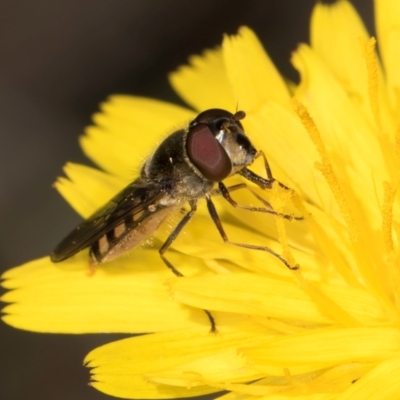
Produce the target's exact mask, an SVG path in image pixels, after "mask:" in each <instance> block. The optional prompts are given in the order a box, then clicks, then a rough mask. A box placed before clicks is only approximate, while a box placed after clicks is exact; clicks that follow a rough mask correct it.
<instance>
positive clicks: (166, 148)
mask: <svg viewBox="0 0 400 400" xmlns="http://www.w3.org/2000/svg"><path fill="white" fill-rule="evenodd" d="M187 134H188V131H187V130H184V129H182V130H179V131H176V132H174V133H172V134H171V135H169V136H168V137H167V138H166V139H165V140H164V141H163V142H162V143H161V144H160V146H159V147H158V148H157V150H156V151H155V152H154V153H153V154H152V156H151V157H149V159H148V160H147V161H146V163H145V164H144V166H143V168H142V171H141V179H143V180H145V181H151V182H153V183H156V184H157V185H161V186H162V187H163V189H164V191H165V193H166V195H167V196H169V197H170V198H171V199H173V200H171V202H172V203H174V202H176V201H177V199H182V200H184V201H186V200H190V199H199V198H201V197H204V196H205V195H206V194H207V193H209V192H210V191H211V190H212V188H213V186H214V183H213V182H210V181H208V180H207V179H205V178H204V177H203V176H202V175H201V173H200V172H199V171H198V170H197V169H196V168H195V167H194V166H193V164H192V163H191V162H190V160H189V158H188V156H187V153H186V149H185V145H186V138H187ZM166 199H167V197H166ZM165 201H167V200H165ZM167 202H169V201H167Z"/></svg>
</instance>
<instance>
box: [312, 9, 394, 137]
mask: <svg viewBox="0 0 400 400" xmlns="http://www.w3.org/2000/svg"><path fill="white" fill-rule="evenodd" d="M368 39H369V36H368V33H367V31H366V29H365V27H364V24H363V22H362V20H361V18H360V17H359V15H358V14H357V12H356V10H355V9H354V7H353V6H352V5H351V3H350V2H348V1H338V2H336V3H334V4H332V5H327V4H322V3H320V4H317V5H316V7H315V8H314V11H313V15H312V18H311V46H312V47H313V49H314V50H315V51H316V52H317V53H318V55H319V56H320V57H321V59H322V60H323V61H324V62H325V63H326V65H327V66H328V68H329V69H331V71H332V73H333V75H334V76H335V77H336V78H337V79H338V81H339V82H340V84H341V85H342V87H343V88H344V89H345V91H346V92H347V94H348V97H349V100H350V101H352V102H353V104H354V105H355V106H356V107H358V108H360V110H361V111H362V112H363V114H364V118H365V119H366V120H369V121H370V122H371V123H376V122H378V119H380V120H381V122H383V123H384V126H385V128H384V129H382V130H383V131H388V130H389V131H392V130H393V129H394V128H395V127H394V126H393V120H392V116H391V110H390V107H389V103H388V98H387V91H386V87H385V85H384V80H383V73H382V70H381V68H380V66H379V62H378V59H377V55H376V53H375V61H376V62H377V71H376V72H377V76H376V77H373V76H371V74H372V71H371V67H372V65H371V62H372V60H370V59H369V57H368V56H367V54H366V45H367V42H368ZM374 79H377V82H373V80H374ZM374 85H377V86H378V87H373V86H374ZM371 96H376V97H377V99H376V101H378V99H379V109H378V110H374V109H373V108H374V105H373V104H372V103H371V102H374V101H375V100H372V98H371ZM375 112H377V113H379V115H375Z"/></svg>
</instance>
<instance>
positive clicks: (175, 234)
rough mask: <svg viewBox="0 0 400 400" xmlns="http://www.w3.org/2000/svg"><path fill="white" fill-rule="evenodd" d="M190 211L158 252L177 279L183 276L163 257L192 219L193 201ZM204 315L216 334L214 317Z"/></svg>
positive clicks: (195, 207)
mask: <svg viewBox="0 0 400 400" xmlns="http://www.w3.org/2000/svg"><path fill="white" fill-rule="evenodd" d="M189 204H190V211H189V212H188V213H187V214H186V215H185V216H184V217H183V218H182V219H181V221H180V222H179V224H178V225H177V226H176V227H175V229H174V230H173V231H172V232H171V234H170V235H169V236H168V238H167V240H166V241H165V243H164V244H163V245H162V246H161V248H160V250H159V251H158V252H159V254H160V257H161V259H162V260H163V261H164V264H165V265H166V266H167V267H168V268H169V269H170V270H171V271H172V272H173V273H174V274H175V275H176V276H179V277H183V274H182V273H181V272H180V271H178V270H177V269H176V268H175V267H174V266H173V265H172V264H171V262H170V261H168V260H167V258H166V257H165V255H164V253H165V252H166V251H167V250H168V249H169V248H170V246H171V244H172V243H173V242H174V241H175V239H176V238H177V237H178V235H179V234H180V233H181V232H182V229H183V228H184V227H185V226H186V224H187V223H188V222H189V221H190V220H191V219H192V217H193V215H194V213H195V212H196V210H197V204H196V202H195V201H190V202H189ZM204 312H205V313H206V315H207V317H208V319H209V321H210V324H211V332H217V328H216V325H215V320H214V317H213V316H212V315H211V313H210V312H209V311H208V310H204Z"/></svg>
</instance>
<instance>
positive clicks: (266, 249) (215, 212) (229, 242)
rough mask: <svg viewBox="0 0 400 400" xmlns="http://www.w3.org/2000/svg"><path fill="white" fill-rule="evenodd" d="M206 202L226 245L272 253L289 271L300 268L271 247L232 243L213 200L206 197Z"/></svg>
mask: <svg viewBox="0 0 400 400" xmlns="http://www.w3.org/2000/svg"><path fill="white" fill-rule="evenodd" d="M206 201H207V209H208V212H209V214H210V216H211V218H212V220H213V222H214V224H215V226H216V227H217V229H218V231H219V234H220V235H221V237H222V239H223V241H224V242H225V243H228V244H232V245H234V246H238V247H244V248H246V249H252V250H261V251H265V252H267V253H270V254H272V255H273V256H275V257H276V258H277V259H278V260H279V261H281V262H282V263H283V264H285V266H286V267H288V268H289V269H298V268H299V266H298V265H297V264H296V265H294V266H292V265H290V264H289V263H288V262H287V261H286V260H285V259H284V258H283V257H282V256H281V255H279V254H278V253H276V252H275V251H273V250H272V249H270V248H269V247H266V246H257V245H254V244H247V243H237V242H231V241H230V240H229V238H228V236H227V234H226V233H225V230H224V227H223V226H222V222H221V220H220V218H219V216H218V213H217V210H216V208H215V206H214V203H213V202H212V201H211V198H210V197H209V196H207V197H206Z"/></svg>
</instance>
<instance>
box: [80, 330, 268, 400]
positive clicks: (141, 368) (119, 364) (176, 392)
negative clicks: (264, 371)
mask: <svg viewBox="0 0 400 400" xmlns="http://www.w3.org/2000/svg"><path fill="white" fill-rule="evenodd" d="M262 337H273V335H272V334H271V332H270V331H269V330H268V329H266V328H263V327H260V326H259V325H257V324H254V323H242V324H232V325H230V326H227V327H225V328H224V329H222V330H221V332H220V333H217V334H211V333H208V332H207V331H206V330H204V328H186V329H184V330H177V331H171V332H164V333H160V334H153V335H146V336H141V337H135V338H132V339H125V340H120V341H117V342H113V343H109V344H107V345H105V346H101V347H99V348H97V349H95V350H93V351H92V352H90V353H89V354H88V355H87V356H86V359H85V363H87V366H88V367H89V368H93V370H92V379H93V380H94V382H93V383H92V385H93V386H94V387H95V388H97V389H99V390H101V391H103V392H105V393H107V394H110V395H113V396H117V397H123V398H142V399H148V398H154V399H156V398H180V397H189V396H198V395H201V394H206V393H212V392H216V391H218V390H220V389H215V388H212V387H209V386H205V385H204V384H202V379H217V380H219V379H227V380H229V379H230V378H232V379H235V380H238V381H241V380H242V381H246V380H249V379H252V378H255V377H257V376H258V374H257V373H256V372H255V371H254V370H252V369H251V368H249V367H248V366H246V365H244V362H243V359H240V358H239V357H237V356H236V355H235V351H234V350H235V348H236V347H237V346H239V345H241V344H245V343H248V344H251V343H254V342H255V341H257V340H259V339H260V338H262ZM230 362H233V364H230ZM210 366H212V368H211V369H210ZM235 367H236V368H235ZM161 381H162V383H160V382H161ZM156 382H157V383H156ZM172 385H174V386H172ZM175 385H176V386H175Z"/></svg>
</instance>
